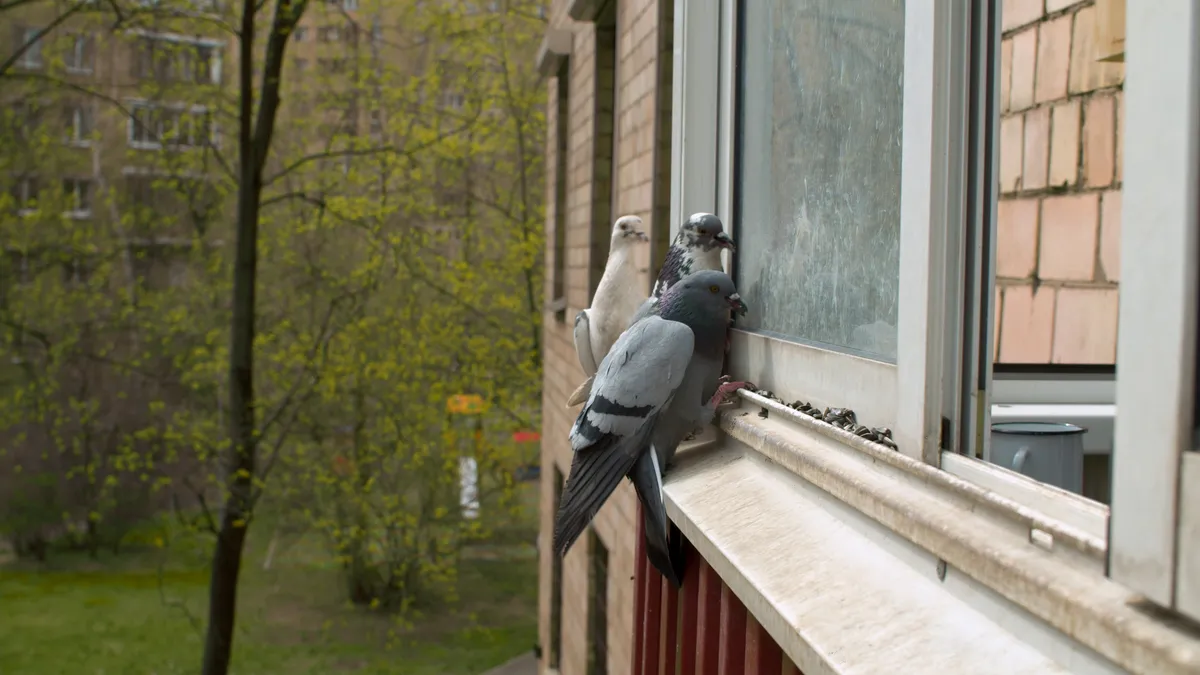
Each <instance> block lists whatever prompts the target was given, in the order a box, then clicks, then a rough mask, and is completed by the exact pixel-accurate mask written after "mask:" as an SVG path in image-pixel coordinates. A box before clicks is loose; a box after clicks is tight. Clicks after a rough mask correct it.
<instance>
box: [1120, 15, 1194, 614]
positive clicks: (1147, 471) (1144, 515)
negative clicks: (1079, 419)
mask: <svg viewBox="0 0 1200 675" xmlns="http://www.w3.org/2000/svg"><path fill="white" fill-rule="evenodd" d="M1125 20H1126V24H1125V39H1126V44H1127V50H1126V54H1127V56H1126V61H1125V68H1126V84H1125V114H1126V123H1125V129H1126V135H1125V144H1124V147H1125V155H1124V159H1125V183H1124V188H1123V191H1124V195H1123V207H1122V214H1121V217H1122V219H1123V223H1124V225H1123V227H1122V234H1121V288H1120V295H1121V298H1120V299H1121V303H1120V315H1119V317H1120V318H1119V325H1118V336H1119V337H1118V343H1117V362H1118V363H1119V364H1120V369H1119V370H1118V373H1117V401H1118V405H1119V406H1120V410H1121V413H1120V416H1119V417H1118V419H1117V423H1116V431H1115V435H1116V452H1114V453H1113V454H1114V456H1113V470H1112V476H1113V486H1112V502H1113V503H1112V520H1111V524H1110V532H1109V571H1110V575H1111V577H1112V578H1113V579H1114V580H1116V581H1119V582H1120V583H1122V584H1125V585H1126V586H1129V587H1130V588H1133V589H1134V590H1136V591H1138V592H1140V593H1142V594H1144V595H1145V596H1146V598H1147V599H1149V600H1151V601H1152V602H1154V603H1156V604H1158V605H1160V606H1163V607H1168V608H1172V609H1175V610H1178V611H1180V612H1183V613H1185V614H1188V615H1189V616H1191V617H1192V618H1193V619H1197V618H1200V549H1198V546H1197V538H1198V536H1197V535H1198V534H1200V529H1198V523H1200V465H1198V464H1197V462H1198V461H1200V457H1198V456H1197V453H1196V452H1194V451H1193V448H1194V438H1193V423H1194V420H1193V416H1194V415H1193V408H1192V405H1193V399H1194V395H1195V362H1196V333H1197V330H1196V321H1197V307H1196V305H1197V295H1198V294H1197V265H1198V264H1200V252H1198V251H1197V246H1200V236H1198V235H1197V229H1198V227H1200V219H1198V213H1197V212H1198V206H1197V203H1198V200H1200V6H1197V4H1196V3H1195V2H1194V1H1193V0H1156V1H1155V2H1151V3H1144V2H1132V3H1129V5H1128V7H1127V8H1126V18H1125Z"/></svg>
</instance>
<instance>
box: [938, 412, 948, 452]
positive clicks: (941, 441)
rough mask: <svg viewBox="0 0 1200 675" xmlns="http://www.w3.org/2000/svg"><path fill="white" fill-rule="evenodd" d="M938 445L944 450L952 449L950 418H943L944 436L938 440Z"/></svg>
mask: <svg viewBox="0 0 1200 675" xmlns="http://www.w3.org/2000/svg"><path fill="white" fill-rule="evenodd" d="M938 447H940V448H941V449H942V450H949V449H950V418H949V417H943V418H942V437H941V438H940V439H939V440H938Z"/></svg>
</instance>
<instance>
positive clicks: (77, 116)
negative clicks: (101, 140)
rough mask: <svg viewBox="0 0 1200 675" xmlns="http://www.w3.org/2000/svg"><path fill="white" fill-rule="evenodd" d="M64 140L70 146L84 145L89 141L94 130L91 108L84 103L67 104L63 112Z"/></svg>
mask: <svg viewBox="0 0 1200 675" xmlns="http://www.w3.org/2000/svg"><path fill="white" fill-rule="evenodd" d="M63 118H64V119H63V123H64V126H65V129H64V132H65V140H66V142H67V143H72V144H86V143H88V142H89V141H90V140H91V136H92V131H93V129H94V128H95V126H94V120H93V118H92V108H91V106H89V105H87V104H86V103H68V104H67V106H66V108H65V109H64V110H63Z"/></svg>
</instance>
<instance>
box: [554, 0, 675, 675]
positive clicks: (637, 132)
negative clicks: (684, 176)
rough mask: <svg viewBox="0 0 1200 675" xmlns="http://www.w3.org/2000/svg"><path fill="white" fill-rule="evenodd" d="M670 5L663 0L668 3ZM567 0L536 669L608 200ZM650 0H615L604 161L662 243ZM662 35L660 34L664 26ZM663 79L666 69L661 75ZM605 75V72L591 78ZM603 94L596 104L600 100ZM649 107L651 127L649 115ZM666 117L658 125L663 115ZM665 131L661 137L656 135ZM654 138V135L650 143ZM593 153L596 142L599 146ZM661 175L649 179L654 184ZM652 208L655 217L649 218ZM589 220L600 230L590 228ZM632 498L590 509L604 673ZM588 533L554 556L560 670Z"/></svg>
mask: <svg viewBox="0 0 1200 675" xmlns="http://www.w3.org/2000/svg"><path fill="white" fill-rule="evenodd" d="M668 1H669V0H668ZM567 5H568V3H567V2H563V1H559V2H555V3H554V5H553V7H552V9H551V25H552V26H554V27H559V28H567V29H570V30H571V31H572V32H573V33H574V43H573V48H572V54H571V58H570V61H569V66H568V67H569V69H570V105H569V110H570V115H571V119H570V121H569V124H568V125H567V128H568V129H569V138H568V141H567V144H566V146H567V148H568V157H567V190H566V204H565V205H564V208H565V209H566V219H565V223H566V237H565V290H566V301H567V310H566V313H565V321H562V322H560V321H557V320H556V319H555V315H554V313H553V312H547V313H546V316H545V329H544V338H545V346H546V347H545V375H544V388H543V398H542V405H543V411H544V412H543V421H542V438H543V441H542V491H541V492H542V509H541V517H542V528H541V538H540V543H539V545H540V549H541V562H540V564H541V566H540V571H541V574H540V579H541V581H540V593H539V595H540V601H539V642H540V644H541V645H542V650H543V664H542V670H543V672H544V671H545V669H546V668H545V667H546V664H545V657H546V656H547V655H548V654H549V646H550V620H549V619H550V597H551V593H550V583H551V560H552V559H551V555H552V553H551V550H550V548H551V545H552V527H553V516H554V513H553V507H554V505H553V503H552V502H553V495H554V485H553V481H554V470H553V469H554V467H555V466H557V467H558V470H559V471H561V472H562V474H563V475H564V476H565V475H567V474H568V472H569V470H570V464H571V453H570V450H569V447H568V446H567V434H568V433H569V431H570V428H571V424H572V423H573V422H574V420H575V415H576V414H577V413H578V411H579V409H578V408H575V409H571V410H568V409H567V408H566V407H565V406H564V402H565V401H566V398H567V396H568V395H569V394H570V393H571V391H572V390H573V389H574V388H575V387H576V386H577V385H578V384H579V383H580V382H582V380H583V372H582V370H581V369H580V367H579V361H578V359H577V358H576V356H575V348H574V344H573V341H572V322H573V320H574V317H575V314H576V313H577V312H578V311H579V310H580V309H583V308H585V307H587V306H588V304H589V302H590V298H589V297H588V296H589V291H590V288H589V286H590V283H589V282H590V280H591V279H590V278H589V269H590V268H591V267H592V264H593V262H594V261H593V260H592V259H591V258H592V251H593V250H594V249H593V247H592V245H591V244H592V241H593V239H594V237H595V236H596V234H601V235H602V236H603V237H604V238H605V239H606V238H607V234H606V233H607V232H608V231H609V229H610V228H611V223H609V222H604V223H598V222H597V223H593V220H594V219H595V214H596V213H597V212H605V211H606V209H603V208H600V209H598V208H596V207H597V205H598V203H599V200H601V199H603V200H604V201H607V200H608V199H609V195H608V194H605V192H606V191H605V190H604V189H603V187H604V186H601V189H599V190H597V189H596V188H595V185H596V181H597V180H602V179H603V176H602V173H603V172H604V171H605V167H604V166H603V162H604V160H603V159H602V160H601V162H600V167H599V170H600V172H601V174H597V172H596V169H597V160H596V158H597V155H599V156H600V157H601V158H603V157H604V155H605V153H604V152H603V151H601V152H599V153H598V152H597V150H598V148H597V147H595V141H596V133H595V130H596V128H597V119H596V116H595V111H596V108H597V96H598V95H599V96H601V97H605V96H610V95H611V92H607V91H605V90H604V88H603V87H602V89H601V91H599V92H597V78H596V77H595V75H596V28H595V26H594V24H592V23H591V22H574V21H572V20H571V19H570V18H569V17H568V16H567ZM665 9H666V8H665V7H661V6H660V4H659V2H658V1H656V0H619V2H618V9H617V64H618V65H617V75H616V86H617V92H616V103H615V105H616V108H615V117H616V134H617V138H618V140H617V145H616V151H615V155H616V156H615V157H614V164H615V166H616V167H617V171H616V180H615V183H616V185H615V189H616V198H615V201H616V213H615V214H614V215H616V216H619V215H624V214H631V213H632V214H636V215H638V216H640V217H641V218H642V219H643V220H644V221H645V223H646V226H647V227H649V228H650V229H651V234H652V236H657V237H658V238H659V240H660V241H661V240H662V238H664V237H665V233H666V232H667V231H668V230H669V223H667V222H666V221H665V214H666V213H667V211H668V208H667V206H668V204H667V203H666V202H665V200H668V199H669V190H668V189H667V187H668V186H667V185H664V184H663V183H662V182H661V181H667V182H668V183H669V180H670V174H669V172H665V171H663V170H662V168H661V167H662V166H665V164H664V163H662V162H661V161H660V163H659V170H658V171H657V172H656V170H655V169H656V152H655V150H656V146H657V147H658V148H660V149H661V151H666V150H667V149H669V139H670V114H669V110H663V109H660V106H662V105H663V102H664V99H665V103H666V105H668V106H669V103H670V93H669V92H670V90H669V89H668V88H665V87H664V88H663V89H662V91H661V92H660V90H659V77H658V64H659V58H658V57H659V52H660V51H661V50H662V49H663V45H664V44H665V42H664V40H665V39H666V35H667V34H669V33H670V31H671V30H672V27H671V26H669V25H666V26H664V25H662V22H660V21H659V17H660V13H661V12H662V11H663V10H665ZM662 31H666V32H665V33H664V32H662ZM667 75H668V76H669V71H668V73H667ZM601 79H604V78H601ZM557 89H558V87H557V82H556V81H555V78H554V77H550V78H548V81H547V83H546V101H547V107H546V110H547V128H548V129H550V130H551V132H550V135H549V138H547V141H546V153H547V155H546V166H547V167H554V166H555V165H556V161H557V157H556V156H555V154H556V146H557V144H556V142H555V141H556V139H555V138H554V131H553V130H554V129H556V126H557V119H556V116H557V103H556V102H557ZM604 104H605V101H604V100H603V99H602V100H601V106H600V107H601V108H604V107H605V105H604ZM656 114H658V115H659V120H660V122H659V124H658V125H656V124H655V116H656ZM664 118H665V124H664V123H663V120H664ZM664 136H665V139H664ZM656 140H657V143H656ZM600 150H602V148H601V149H600ZM656 180H658V181H660V182H659V183H658V184H657V185H656V184H655V181H656ZM554 181H555V176H554V174H553V172H550V175H549V176H548V177H547V185H546V203H547V209H546V234H547V237H546V239H547V250H546V265H547V269H548V270H549V269H553V266H554V265H555V264H556V261H555V260H554V247H553V241H554V237H553V235H554V223H555V222H556V212H557V209H558V208H559V205H557V204H555V200H554V194H555V184H554ZM656 214H657V216H658V217H657V218H655V216H656ZM593 228H598V229H599V231H597V230H594V229H593ZM640 262H641V265H640V268H641V269H642V274H643V277H644V278H643V281H644V285H645V288H646V289H647V291H648V290H649V288H650V285H651V278H650V272H649V263H650V255H649V247H645V253H644V254H643V258H642V260H641V261H640ZM546 278H547V282H546V284H547V285H546V289H545V297H546V299H547V301H549V300H551V299H552V298H551V297H550V296H551V294H552V291H553V289H552V283H553V282H552V278H553V275H552V274H550V273H548V274H547V275H546ZM636 513H637V503H636V498H635V496H634V492H633V489H632V487H631V486H630V485H629V484H628V483H623V484H622V485H621V486H620V487H619V488H618V489H617V492H616V493H615V494H614V495H613V497H612V498H611V499H610V500H609V502H608V503H607V504H606V505H605V507H604V508H603V509H602V510H601V511H600V513H599V514H598V515H597V517H596V520H595V523H594V527H595V529H596V532H597V534H598V535H599V537H600V539H601V540H602V541H603V542H604V543H605V546H607V548H608V550H609V567H608V574H609V577H608V589H609V590H608V636H607V642H608V666H609V669H608V671H609V673H612V674H613V675H619V674H621V673H628V672H629V667H630V662H631V660H632V647H633V642H632V637H633V631H632V623H631V622H632V617H633V571H634V570H633V562H634V546H635V543H636V542H635V539H634V537H635V533H636V527H635V524H634V517H635V516H636ZM587 540H588V538H587V537H581V538H580V539H579V541H578V542H577V543H576V544H575V546H574V548H572V550H571V551H570V553H568V554H567V556H566V558H565V559H564V561H563V593H562V597H563V607H562V657H561V664H560V671H559V672H561V673H563V675H584V673H585V672H586V667H587V655H588V649H589V644H588V636H587V626H588V621H587V617H588V606H587V605H588V603H587V594H588V559H589V558H588V556H589V551H588V541H587Z"/></svg>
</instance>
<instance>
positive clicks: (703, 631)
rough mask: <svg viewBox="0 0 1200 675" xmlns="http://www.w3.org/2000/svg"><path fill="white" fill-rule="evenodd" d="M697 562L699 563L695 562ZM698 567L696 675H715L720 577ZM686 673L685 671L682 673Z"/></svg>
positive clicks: (718, 651)
mask: <svg viewBox="0 0 1200 675" xmlns="http://www.w3.org/2000/svg"><path fill="white" fill-rule="evenodd" d="M697 562H698V563H699V562H701V561H700V560H697ZM699 567H700V601H699V604H698V607H697V611H696V668H695V670H693V671H692V672H694V673H696V675H717V657H718V655H719V654H720V650H719V647H720V635H719V634H718V631H719V629H720V626H721V623H720V622H721V587H722V586H724V584H723V583H721V577H719V576H717V573H716V572H714V571H713V568H711V567H709V566H708V563H707V562H703V563H701V565H699ZM684 672H687V671H684Z"/></svg>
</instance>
